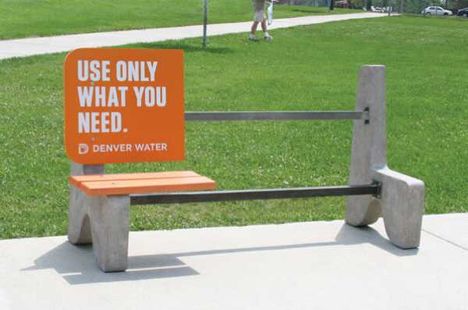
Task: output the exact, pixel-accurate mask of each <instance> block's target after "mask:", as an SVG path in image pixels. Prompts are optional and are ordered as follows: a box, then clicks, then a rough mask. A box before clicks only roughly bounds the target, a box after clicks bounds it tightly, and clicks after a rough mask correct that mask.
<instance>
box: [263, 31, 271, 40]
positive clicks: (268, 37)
mask: <svg viewBox="0 0 468 310" xmlns="http://www.w3.org/2000/svg"><path fill="white" fill-rule="evenodd" d="M263 38H264V39H265V41H272V40H273V37H272V36H271V35H270V34H269V33H268V32H265V34H264V35H263Z"/></svg>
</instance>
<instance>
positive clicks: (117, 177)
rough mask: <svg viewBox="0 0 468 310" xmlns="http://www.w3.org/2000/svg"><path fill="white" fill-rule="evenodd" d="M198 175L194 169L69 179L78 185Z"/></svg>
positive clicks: (82, 176) (93, 175)
mask: <svg viewBox="0 0 468 310" xmlns="http://www.w3.org/2000/svg"><path fill="white" fill-rule="evenodd" d="M197 176H200V175H199V174H198V173H196V172H194V171H167V172H143V173H119V174H91V175H79V176H71V177H70V179H69V181H70V184H73V185H77V184H78V183H79V182H95V181H123V180H146V179H167V178H189V177H197Z"/></svg>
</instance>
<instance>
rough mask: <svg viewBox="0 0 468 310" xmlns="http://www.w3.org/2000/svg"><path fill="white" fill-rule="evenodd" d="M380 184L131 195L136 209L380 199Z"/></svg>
mask: <svg viewBox="0 0 468 310" xmlns="http://www.w3.org/2000/svg"><path fill="white" fill-rule="evenodd" d="M379 192H380V185H379V184H369V185H344V186H322V187H299V188H276V189H251V190H229V191H203V192H180V193H179V192H178V193H158V194H135V195H130V202H131V204H132V205H144V204H160V203H190V202H215V201H233V200H259V199H286V198H307V197H324V196H355V195H374V196H375V195H378V194H379Z"/></svg>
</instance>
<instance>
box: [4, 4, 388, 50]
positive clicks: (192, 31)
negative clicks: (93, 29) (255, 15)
mask: <svg viewBox="0 0 468 310" xmlns="http://www.w3.org/2000/svg"><path fill="white" fill-rule="evenodd" d="M382 16H387V14H379V13H356V14H341V15H323V16H305V17H296V18H285V19H276V20H274V23H273V25H272V26H271V27H270V29H279V28H288V27H295V26H302V25H313V24H320V23H327V22H334V21H341V20H349V19H361V18H375V17H382ZM250 26H251V22H240V23H227V24H211V25H209V26H208V35H209V36H216V35H223V34H229V33H242V32H248V31H249V29H250ZM202 29H203V28H202V25H197V26H184V27H171V28H155V29H143V30H129V31H114V32H100V33H87V34H74V35H63V36H54V37H41V38H27V39H17V40H4V41H0V59H7V58H13V57H26V56H33V55H41V54H51V53H58V52H67V51H71V50H73V49H76V48H80V47H105V46H117V45H124V44H131V43H143V42H160V41H166V40H180V39H186V38H195V37H201V36H202Z"/></svg>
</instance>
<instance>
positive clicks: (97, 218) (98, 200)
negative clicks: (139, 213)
mask: <svg viewBox="0 0 468 310" xmlns="http://www.w3.org/2000/svg"><path fill="white" fill-rule="evenodd" d="M87 199H88V200H89V218H90V220H91V233H92V239H93V250H94V253H95V255H96V260H97V264H98V266H99V268H101V269H102V271H104V272H114V271H124V270H125V269H127V256H128V233H129V209H130V197H128V196H109V197H104V196H99V197H89V198H87Z"/></svg>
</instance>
